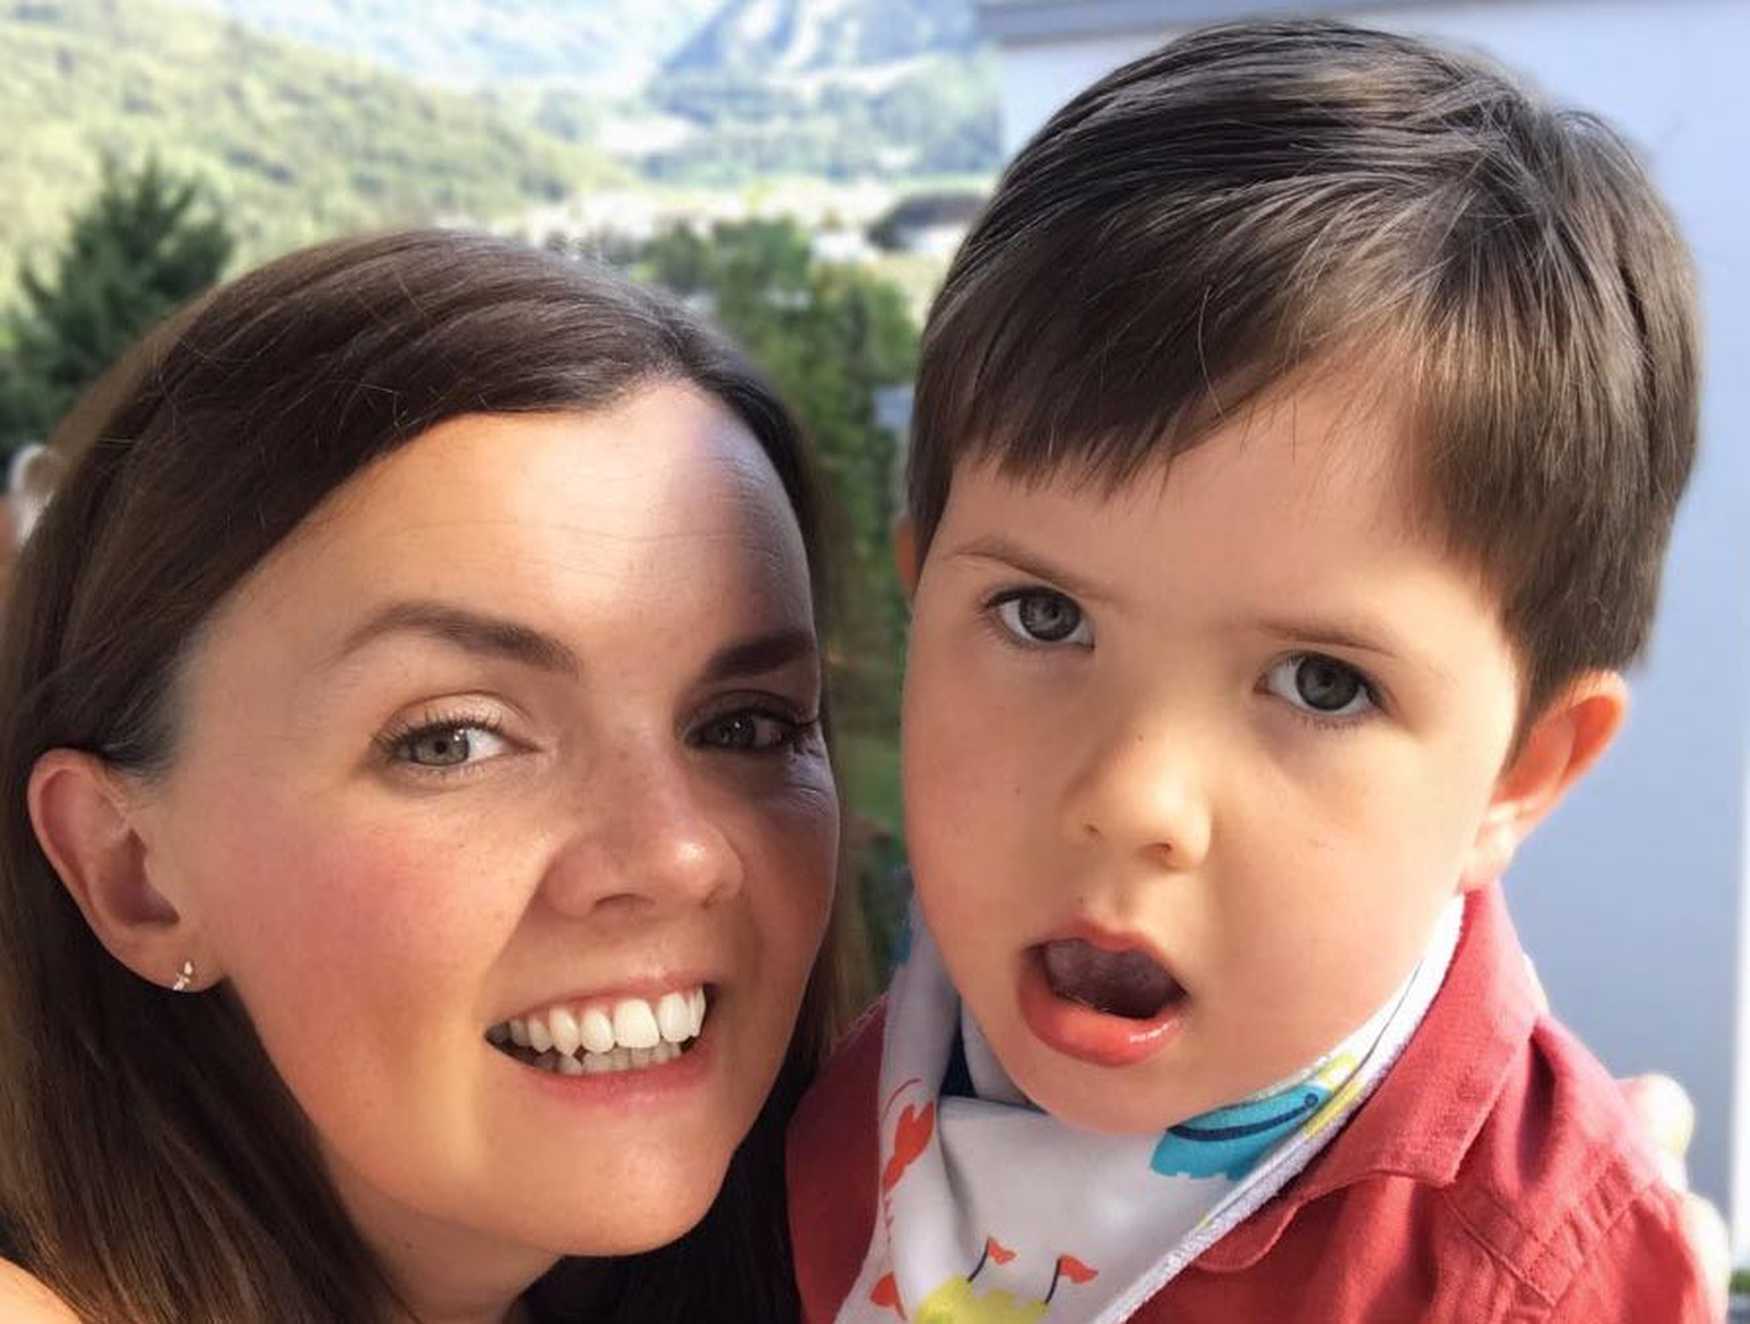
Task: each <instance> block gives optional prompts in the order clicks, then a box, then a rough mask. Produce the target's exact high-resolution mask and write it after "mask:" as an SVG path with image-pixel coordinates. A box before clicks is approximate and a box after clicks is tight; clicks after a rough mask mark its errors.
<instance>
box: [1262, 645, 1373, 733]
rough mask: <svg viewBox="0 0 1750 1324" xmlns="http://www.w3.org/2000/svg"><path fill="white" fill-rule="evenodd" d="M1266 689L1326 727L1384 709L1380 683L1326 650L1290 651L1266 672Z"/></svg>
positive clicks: (1353, 720)
mask: <svg viewBox="0 0 1750 1324" xmlns="http://www.w3.org/2000/svg"><path fill="white" fill-rule="evenodd" d="M1263 689H1264V690H1266V691H1267V692H1268V693H1270V694H1273V695H1275V696H1276V697H1277V698H1279V699H1282V700H1283V701H1284V702H1286V703H1287V704H1288V705H1289V706H1290V707H1291V708H1293V709H1294V710H1295V711H1296V713H1298V714H1299V715H1301V716H1302V717H1305V718H1307V719H1309V720H1311V721H1314V722H1316V723H1318V724H1319V725H1322V726H1351V725H1353V724H1355V723H1356V722H1358V721H1360V720H1362V719H1364V718H1366V717H1368V716H1369V715H1370V714H1372V713H1375V712H1378V711H1379V709H1380V693H1379V688H1378V686H1377V685H1375V684H1374V682H1373V681H1372V680H1370V679H1369V678H1368V677H1367V676H1366V675H1365V674H1364V673H1363V672H1361V671H1360V670H1358V669H1357V668H1355V667H1352V666H1350V665H1349V664H1348V663H1347V662H1343V661H1340V660H1339V659H1337V658H1334V657H1329V656H1327V655H1326V654H1324V653H1291V654H1289V656H1287V657H1285V658H1283V659H1281V660H1280V661H1279V662H1277V663H1276V664H1275V665H1273V666H1272V667H1271V668H1270V670H1269V671H1267V672H1266V673H1265V674H1264V680H1263Z"/></svg>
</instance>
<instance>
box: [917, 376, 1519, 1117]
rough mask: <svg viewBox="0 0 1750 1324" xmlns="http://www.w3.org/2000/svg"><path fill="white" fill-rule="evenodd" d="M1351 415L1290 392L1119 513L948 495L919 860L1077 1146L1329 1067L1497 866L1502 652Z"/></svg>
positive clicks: (1003, 493) (971, 983)
mask: <svg viewBox="0 0 1750 1324" xmlns="http://www.w3.org/2000/svg"><path fill="white" fill-rule="evenodd" d="M1344 403H1345V396H1344V394H1343V393H1342V392H1341V391H1340V390H1338V389H1336V388H1335V387H1327V388H1323V389H1310V390H1303V391H1299V392H1293V393H1289V394H1286V395H1285V396H1283V397H1280V398H1279V399H1277V400H1276V401H1275V402H1274V404H1272V405H1266V406H1261V407H1260V408H1259V409H1257V410H1256V411H1254V412H1253V413H1251V414H1250V415H1248V416H1247V417H1246V418H1244V419H1241V420H1238V421H1236V422H1234V423H1232V424H1229V425H1228V426H1226V427H1224V428H1222V429H1221V430H1219V431H1217V432H1216V433H1215V434H1214V435H1213V436H1212V437H1211V438H1210V440H1209V441H1208V442H1207V443H1206V444H1204V445H1203V446H1200V447H1198V448H1196V449H1195V450H1193V451H1191V452H1190V453H1189V454H1187V455H1184V456H1182V457H1181V458H1179V459H1178V460H1176V461H1175V462H1174V464H1173V466H1172V467H1171V469H1170V470H1169V471H1168V474H1167V476H1166V477H1165V479H1164V480H1163V479H1162V478H1161V477H1160V476H1159V475H1158V474H1155V473H1146V474H1145V475H1144V476H1142V477H1141V478H1139V479H1138V480H1136V481H1134V482H1132V483H1131V484H1129V485H1128V486H1127V488H1126V489H1125V490H1123V491H1122V492H1121V493H1119V494H1118V495H1116V496H1114V497H1111V498H1107V497H1105V496H1104V495H1103V494H1102V492H1101V491H1100V490H1098V489H1079V490H1078V488H1077V487H1076V486H1075V485H1074V484H1073V483H1072V482H1071V481H1070V480H1068V479H1067V478H1066V479H1053V480H1051V481H1049V482H1045V483H1042V484H1039V485H1036V486H1032V487H1029V486H1027V485H1025V484H1022V483H1017V482H1015V481H1012V480H1009V479H1006V478H1003V477H1001V476H1000V475H998V474H997V473H996V472H995V471H994V470H993V469H992V468H990V467H987V466H982V465H979V466H972V465H963V466H962V467H961V468H960V470H958V471H957V472H956V473H955V475H954V483H953V491H952V496H951V498H950V500H949V503H948V507H947V510H946V512H945V514H944V517H943V519H942V522H941V524H940V526H939V528H938V530H937V532H936V536H935V539H934V542H933V544H932V545H931V547H930V550H929V554H928V558H927V560H926V562H925V564H924V567H923V570H922V575H921V578H920V580H919V583H918V586H917V592H916V599H915V603H914V618H913V630H912V642H911V651H910V660H909V666H908V674H907V679H906V694H905V790H906V810H907V824H908V842H909V847H910V853H911V858H912V862H913V864H914V866H915V870H916V879H917V889H918V893H919V896H920V899H921V902H922V905H923V908H924V913H925V917H926V919H927V920H928V922H929V925H930V928H931V930H932V931H933V932H934V934H935V935H936V938H937V940H938V941H939V943H940V945H941V948H942V951H943V954H944V956H945V958H946V961H947V964H948V967H949V970H950V973H951V974H952V976H953V978H954V981H955V983H956V984H957V986H958V987H959V989H960V991H961V993H962V995H963V996H964V997H965V999H966V1001H967V1003H968V1005H969V1006H970V1008H971V1010H972V1012H973V1014H974V1015H975V1016H976V1017H977V1020H978V1023H979V1025H980V1026H981V1027H982V1028H983V1030H984V1032H985V1033H986V1034H987V1035H988V1037H989V1039H990V1041H991V1043H992V1045H993V1046H994V1047H995V1049H996V1051H997V1053H998V1055H999V1056H1000V1058H1001V1059H1002V1062H1003V1065H1004V1066H1005V1067H1006V1068H1007V1069H1008V1071H1009V1073H1010V1074H1011V1075H1012V1076H1013V1077H1014V1079H1015V1081H1016V1083H1017V1084H1018V1085H1019V1086H1020V1087H1021V1088H1022V1089H1023V1090H1025V1091H1026V1093H1027V1095H1028V1096H1029V1097H1030V1098H1031V1099H1033V1100H1034V1101H1035V1102H1036V1103H1038V1104H1039V1105H1041V1106H1042V1107H1044V1108H1046V1109H1048V1110H1049V1111H1050V1112H1052V1113H1053V1114H1055V1115H1057V1116H1058V1117H1060V1118H1061V1119H1063V1120H1065V1121H1067V1122H1070V1123H1072V1124H1077V1125H1082V1126H1086V1127H1090V1128H1093V1129H1098V1130H1107V1131H1145V1130H1154V1129H1158V1128H1161V1127H1164V1126H1168V1125H1171V1124H1174V1123H1176V1122H1179V1121H1182V1120H1184V1119H1185V1118H1188V1117H1191V1116H1194V1115H1196V1114H1198V1113H1200V1112H1204V1111H1206V1110H1208V1109H1210V1108H1212V1107H1216V1106H1218V1105H1221V1104H1225V1103H1230V1102H1233V1101H1235V1100H1237V1099H1239V1098H1241V1097H1243V1096H1245V1095H1247V1094H1250V1093H1252V1092H1254V1091H1256V1090H1259V1089H1261V1088H1263V1087H1264V1086H1266V1085H1269V1084H1271V1083H1272V1082H1273V1081H1276V1080H1278V1079H1281V1078H1282V1077H1284V1076H1286V1075H1289V1074H1291V1073H1292V1072H1294V1071H1295V1070H1297V1069H1298V1068H1301V1067H1303V1066H1305V1065H1308V1064H1310V1063H1311V1062H1312V1061H1313V1060H1314V1059H1315V1058H1317V1057H1318V1056H1319V1055H1320V1054H1322V1053H1323V1052H1325V1051H1326V1050H1328V1049H1330V1048H1332V1047H1333V1046H1335V1045H1336V1043H1337V1042H1338V1041H1340V1040H1341V1039H1342V1038H1343V1037H1344V1036H1345V1035H1346V1034H1347V1033H1349V1032H1350V1031H1352V1030H1354V1029H1355V1028H1356V1027H1357V1026H1359V1025H1360V1024H1361V1023H1362V1022H1363V1021H1364V1020H1366V1019H1367V1017H1368V1016H1369V1015H1370V1014H1371V1013H1372V1012H1373V1011H1374V1010H1375V1009H1377V1008H1378V1007H1379V1006H1380V1004H1381V1003H1382V1002H1383V1001H1384V1000H1385V998H1386V997H1387V996H1388V995H1389V994H1390V993H1391V992H1392V991H1393V989H1394V988H1395V987H1396V986H1397V985H1398V984H1399V983H1400V982H1401V981H1402V980H1403V979H1404V978H1405V977H1406V976H1407V974H1408V973H1409V971H1410V969H1411V968H1412V967H1413V965H1414V964H1415V961H1416V959H1417V956H1418V954H1419V953H1420V952H1421V950H1422V948H1423V946H1424V944H1425V942H1426V941H1427V939H1428V936H1429V934H1430V932H1431V928H1432V925H1433V922H1434V920H1435V917H1436V915H1437V914H1438V912H1439V911H1440V909H1441V907H1442V906H1443V905H1444V904H1445V903H1446V901H1447V900H1448V899H1449V898H1450V897H1452V896H1453V895H1454V893H1455V891H1457V890H1459V889H1460V888H1462V887H1464V886H1468V885H1472V884H1474V883H1476V882H1481V881H1486V879H1487V877H1488V876H1490V875H1491V874H1492V873H1493V872H1494V868H1493V866H1492V864H1491V863H1490V861H1491V860H1492V861H1493V862H1494V863H1497V864H1498V863H1499V861H1500V860H1501V859H1502V858H1504V857H1502V856H1500V855H1499V854H1498V852H1497V853H1496V854H1495V855H1493V856H1491V855H1490V854H1489V851H1488V849H1487V846H1488V844H1489V843H1491V842H1493V843H1494V844H1495V845H1496V846H1497V847H1498V844H1499V834H1500V831H1501V830H1502V829H1501V827H1500V821H1501V819H1502V817H1503V816H1504V815H1508V816H1510V815H1511V814H1512V813H1513V812H1514V811H1513V809H1512V807H1511V806H1507V805H1505V804H1504V799H1505V797H1506V796H1507V795H1508V794H1509V791H1508V789H1507V786H1508V783H1509V782H1510V781H1511V776H1510V775H1508V774H1506V773H1505V772H1504V769H1503V763H1504V761H1505V759H1506V757H1507V754H1508V752H1509V746H1510V743H1511V741H1512V737H1513V734H1514V727H1515V721H1516V718H1517V716H1518V709H1517V704H1518V684H1517V670H1516V663H1515V659H1514V654H1513V651H1512V649H1511V647H1510V645H1509V642H1508V640H1507V638H1506V637H1505V635H1504V634H1503V633H1502V630H1501V627H1500V625H1499V623H1498V612H1497V608H1496V604H1495V601H1494V600H1493V598H1492V596H1491V594H1490V591H1489V590H1488V589H1487V588H1486V587H1485V586H1484V585H1483V584H1481V583H1480V582H1479V580H1478V578H1477V577H1476V576H1475V575H1474V574H1472V573H1469V572H1468V571H1467V570H1466V569H1465V568H1464V567H1463V566H1461V565H1458V564H1455V563H1453V562H1451V561H1449V560H1448V559H1447V558H1446V557H1445V556H1443V555H1442V552H1441V550H1440V548H1439V546H1438V543H1437V541H1436V540H1434V539H1432V538H1428V537H1425V536H1418V534H1417V531H1416V529H1414V528H1413V527H1411V526H1412V522H1413V518H1414V517H1413V514H1412V507H1411V502H1410V500H1409V494H1408V490H1407V488H1406V486H1405V484H1404V482H1403V480H1402V478H1401V477H1400V476H1399V474H1398V472H1397V471H1396V470H1395V469H1394V467H1393V466H1392V465H1391V464H1390V463H1389V462H1388V461H1387V460H1385V459H1384V458H1382V457H1389V456H1392V455H1395V454H1399V453H1401V452H1402V448H1403V447H1404V446H1405V445H1406V444H1407V441H1406V439H1405V438H1403V437H1401V436H1399V435H1396V434H1395V432H1394V422H1393V420H1392V419H1391V418H1390V417H1389V415H1388V413H1387V411H1383V410H1382V411H1377V412H1376V413H1370V412H1368V411H1362V410H1355V409H1347V410H1346V409H1345V408H1344ZM1089 1004H1093V1005H1092V1006H1090V1005H1089Z"/></svg>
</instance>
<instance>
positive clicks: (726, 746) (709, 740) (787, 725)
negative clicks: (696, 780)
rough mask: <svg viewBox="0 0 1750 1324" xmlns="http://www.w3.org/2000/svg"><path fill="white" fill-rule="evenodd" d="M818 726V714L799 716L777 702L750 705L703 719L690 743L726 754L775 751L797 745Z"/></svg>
mask: <svg viewBox="0 0 1750 1324" xmlns="http://www.w3.org/2000/svg"><path fill="white" fill-rule="evenodd" d="M819 725H820V716H819V714H818V713H816V714H814V715H812V716H801V715H800V714H798V713H797V712H796V710H794V709H787V708H784V707H782V706H779V705H772V704H763V705H762V704H750V705H747V706H744V707H737V708H732V709H730V710H728V711H724V712H717V713H714V714H712V715H711V716H710V717H707V718H705V719H703V720H702V721H700V722H699V723H698V724H697V725H696V726H695V727H694V728H693V730H692V732H691V738H690V743H691V744H693V745H695V746H697V747H698V748H700V749H705V750H718V751H722V752H724V753H729V754H779V753H785V752H788V751H791V750H795V749H799V748H801V747H802V745H803V743H804V742H805V741H806V740H807V739H808V737H809V736H810V735H811V734H812V733H813V732H814V731H815V730H816V728H818V727H819Z"/></svg>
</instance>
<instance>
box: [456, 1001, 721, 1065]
mask: <svg viewBox="0 0 1750 1324" xmlns="http://www.w3.org/2000/svg"><path fill="white" fill-rule="evenodd" d="M705 1008H706V1000H705V990H704V989H703V988H693V989H689V990H687V991H686V992H684V993H683V992H674V993H664V994H663V995H662V996H661V997H660V998H658V999H657V1000H656V1003H655V1005H652V1004H651V1003H650V1002H649V1001H647V1000H646V999H644V998H621V999H620V1000H619V1001H618V1002H616V1003H614V1004H613V1007H612V1008H611V1009H609V1008H607V1007H605V1006H594V1007H589V1008H586V1009H584V1010H581V1011H578V1010H574V1009H573V1008H571V1007H554V1008H552V1009H551V1010H549V1011H547V1012H545V1013H544V1014H539V1015H534V1016H527V1017H520V1016H519V1017H515V1018H513V1019H511V1020H509V1021H501V1022H499V1023H498V1024H497V1025H494V1026H491V1027H490V1028H489V1029H488V1030H487V1031H486V1037H487V1039H488V1040H489V1041H490V1042H492V1043H494V1044H497V1045H499V1046H501V1047H504V1046H510V1045H514V1046H515V1047H516V1048H519V1049H525V1050H527V1051H526V1052H525V1053H519V1054H517V1056H519V1057H520V1058H521V1059H522V1060H523V1061H525V1062H530V1061H532V1062H533V1065H535V1066H538V1067H541V1068H543V1069H545V1070H548V1071H555V1072H558V1073H559V1074H560V1075H564V1076H595V1075H603V1074H605V1073H607V1072H610V1071H637V1070H641V1069H643V1068H646V1067H653V1066H661V1065H662V1064H663V1063H664V1062H672V1061H674V1059H675V1058H677V1057H679V1056H680V1055H681V1045H682V1044H684V1043H686V1042H687V1041H688V1040H690V1039H694V1038H697V1037H698V1035H699V1033H700V1032H701V1031H702V1030H703V1029H704V1025H705Z"/></svg>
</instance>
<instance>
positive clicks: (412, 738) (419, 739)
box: [394, 723, 510, 768]
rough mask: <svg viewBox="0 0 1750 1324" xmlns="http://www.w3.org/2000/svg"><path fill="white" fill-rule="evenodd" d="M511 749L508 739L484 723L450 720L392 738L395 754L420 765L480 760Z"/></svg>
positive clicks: (445, 765) (442, 765) (446, 765)
mask: <svg viewBox="0 0 1750 1324" xmlns="http://www.w3.org/2000/svg"><path fill="white" fill-rule="evenodd" d="M509 749H510V742H509V741H508V740H506V739H505V738H504V737H503V736H502V735H500V734H499V733H498V732H496V731H493V730H491V729H490V728H488V727H484V726H468V725H465V724H460V723H452V724H448V725H444V726H427V727H423V728H421V729H420V730H418V731H410V732H408V733H407V734H406V735H404V736H402V737H401V738H400V739H399V740H397V741H396V742H395V748H394V753H395V757H396V758H397V759H399V760H400V761H401V762H403V763H411V764H413V765H415V766H416V767H421V768H455V767H460V766H461V765H462V764H465V763H479V762H481V761H483V760H485V759H489V758H495V757H497V756H498V755H500V754H503V753H506V752H507V751H508V750H509Z"/></svg>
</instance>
